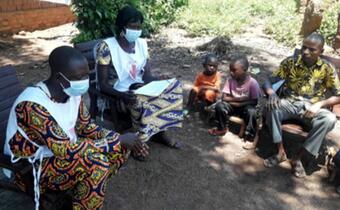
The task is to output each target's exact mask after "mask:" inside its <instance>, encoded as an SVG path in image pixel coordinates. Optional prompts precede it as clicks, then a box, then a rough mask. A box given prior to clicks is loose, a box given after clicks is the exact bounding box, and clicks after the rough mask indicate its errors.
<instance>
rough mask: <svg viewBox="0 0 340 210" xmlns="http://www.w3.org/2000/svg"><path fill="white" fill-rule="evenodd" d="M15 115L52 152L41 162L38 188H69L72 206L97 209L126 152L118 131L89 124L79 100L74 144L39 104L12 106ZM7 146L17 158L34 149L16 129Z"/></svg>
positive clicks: (26, 129) (30, 135) (86, 112)
mask: <svg viewBox="0 0 340 210" xmlns="http://www.w3.org/2000/svg"><path fill="white" fill-rule="evenodd" d="M16 115H17V121H18V126H20V127H21V128H22V129H23V130H24V131H25V133H26V134H27V136H28V137H29V138H30V139H31V140H32V141H34V142H35V143H37V144H39V145H41V144H45V145H47V146H48V147H49V149H50V150H51V151H52V152H53V154H54V156H53V157H50V158H45V159H44V161H43V165H42V174H41V179H40V185H41V188H40V189H41V190H42V191H44V190H45V189H46V188H48V189H52V190H67V189H73V193H74V194H73V209H100V208H101V207H102V205H103V201H104V195H105V186H106V183H107V179H108V177H110V176H111V175H114V174H116V173H117V171H118V169H119V168H120V167H121V165H122V164H123V163H124V162H125V161H126V160H127V158H128V155H129V151H127V150H126V149H125V148H123V147H121V145H120V142H119V134H118V133H115V132H113V131H109V130H106V129H103V128H101V127H99V126H97V125H95V124H93V123H91V122H90V115H89V112H88V111H87V109H86V107H85V105H84V103H83V102H81V104H80V110H79V117H78V120H77V123H76V128H75V129H76V133H77V136H78V140H77V141H76V142H75V143H74V144H72V143H70V141H69V139H68V137H67V135H66V134H65V133H64V131H63V130H62V129H61V128H60V127H59V126H58V124H57V123H56V121H55V120H54V118H53V117H52V116H51V115H50V114H49V112H48V111H47V110H46V109H45V108H44V107H42V106H40V105H39V104H36V103H32V102H26V101H25V102H22V103H20V104H18V105H17V107H16ZM10 148H11V150H12V152H13V153H14V155H15V156H20V157H28V156H30V155H32V154H33V153H34V152H35V151H36V150H37V147H36V146H35V145H33V144H32V143H30V142H29V141H28V140H26V139H25V138H23V137H22V136H21V134H20V133H19V132H17V133H16V134H15V136H14V137H13V138H12V139H11V140H10ZM17 183H20V182H17Z"/></svg>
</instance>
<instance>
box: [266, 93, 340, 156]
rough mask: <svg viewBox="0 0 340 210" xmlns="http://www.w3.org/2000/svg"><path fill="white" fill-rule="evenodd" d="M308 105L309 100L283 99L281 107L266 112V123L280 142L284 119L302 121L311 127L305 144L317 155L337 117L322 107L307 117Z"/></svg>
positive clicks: (275, 138) (309, 150) (275, 141)
mask: <svg viewBox="0 0 340 210" xmlns="http://www.w3.org/2000/svg"><path fill="white" fill-rule="evenodd" d="M308 106H310V104H309V103H307V102H302V101H295V102H290V101H288V100H285V99H281V107H280V108H277V109H273V110H268V111H267V112H266V123H267V125H268V128H269V129H270V131H271V134H272V138H273V141H274V143H280V142H282V130H281V124H282V121H284V120H288V119H296V120H300V121H302V122H303V123H304V124H305V125H307V126H308V127H309V128H311V129H310V131H309V132H308V136H307V139H306V141H305V142H304V145H303V146H304V148H305V149H306V150H307V151H308V152H309V153H311V154H312V155H314V156H317V155H318V152H319V149H320V147H321V144H322V142H323V140H324V139H325V137H326V134H327V133H328V132H329V131H331V130H332V129H333V128H334V125H335V123H336V117H335V115H334V113H332V112H330V111H329V110H327V109H320V111H319V112H318V113H317V114H316V116H315V117H313V118H305V117H304V116H303V114H304V113H305V111H306V107H308Z"/></svg>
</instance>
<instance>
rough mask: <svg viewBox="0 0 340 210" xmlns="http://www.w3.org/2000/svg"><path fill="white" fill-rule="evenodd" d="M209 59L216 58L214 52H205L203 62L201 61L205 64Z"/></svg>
mask: <svg viewBox="0 0 340 210" xmlns="http://www.w3.org/2000/svg"><path fill="white" fill-rule="evenodd" d="M211 60H216V61H217V60H218V59H217V56H216V55H215V54H214V53H208V54H206V55H205V56H204V62H203V64H206V63H208V62H209V61H211Z"/></svg>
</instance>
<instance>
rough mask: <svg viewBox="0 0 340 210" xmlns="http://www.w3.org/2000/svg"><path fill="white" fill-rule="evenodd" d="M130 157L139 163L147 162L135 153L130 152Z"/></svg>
mask: <svg viewBox="0 0 340 210" xmlns="http://www.w3.org/2000/svg"><path fill="white" fill-rule="evenodd" d="M131 156H132V157H133V159H135V160H138V161H141V162H145V161H146V160H147V157H145V156H143V155H141V154H136V153H135V152H131Z"/></svg>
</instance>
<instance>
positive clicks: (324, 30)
mask: <svg viewBox="0 0 340 210" xmlns="http://www.w3.org/2000/svg"><path fill="white" fill-rule="evenodd" d="M339 13H340V1H335V2H333V1H331V2H330V5H329V8H328V9H327V10H326V11H325V12H324V15H323V20H322V23H321V27H320V29H319V31H320V33H321V34H323V35H324V37H325V39H326V42H327V44H329V45H331V44H332V41H333V38H334V36H335V34H336V30H337V26H338V23H337V20H338V14H339Z"/></svg>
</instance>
